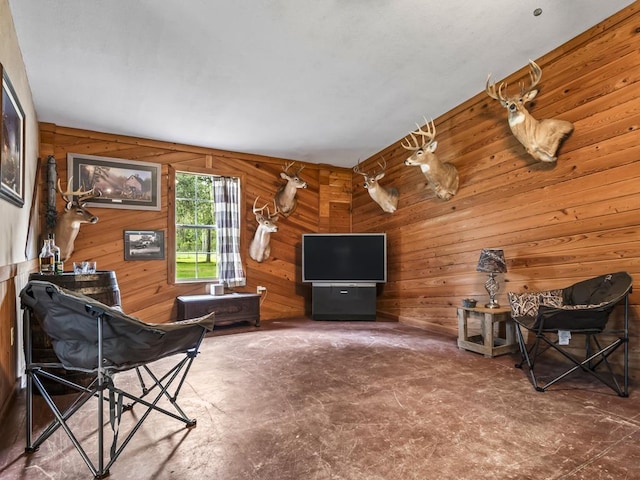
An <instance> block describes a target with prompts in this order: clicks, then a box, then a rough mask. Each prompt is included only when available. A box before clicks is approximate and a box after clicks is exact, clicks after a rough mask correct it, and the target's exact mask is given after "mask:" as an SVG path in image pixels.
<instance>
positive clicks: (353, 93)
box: [9, 0, 634, 167]
mask: <svg viewBox="0 0 640 480" xmlns="http://www.w3.org/2000/svg"><path fill="white" fill-rule="evenodd" d="M632 3H634V2H633V1H631V0H606V1H604V0H491V1H479V0H447V1H443V0H227V1H224V0H56V1H51V0H9V5H10V8H11V11H12V14H13V18H14V22H15V26H16V30H17V33H18V41H19V43H20V46H21V49H22V55H23V57H24V62H25V64H26V68H27V75H28V78H29V82H30V86H31V90H32V94H33V98H34V102H35V107H36V111H37V114H38V120H39V121H42V122H51V123H55V124H57V125H61V126H68V127H76V128H83V129H88V130H95V131H100V132H109V133H116V134H125V135H132V136H136V137H145V138H151V139H158V140H165V141H170V142H178V143H184V144H189V145H197V146H204V147H211V148H217V149H223V150H231V151H239V152H246V153H256V154H262V155H269V156H275V157H283V158H289V159H297V160H304V161H308V162H314V163H328V164H331V165H336V166H346V167H351V166H353V165H355V164H356V162H357V161H358V159H364V158H368V157H369V156H371V155H373V154H374V153H376V152H378V151H380V150H382V149H383V148H385V147H387V146H388V145H390V144H392V143H394V142H396V141H397V140H399V139H400V138H402V137H403V136H405V135H406V134H407V132H408V131H409V130H411V129H413V128H414V126H415V123H416V122H420V123H422V118H423V116H426V117H427V118H429V117H433V118H437V117H438V116H440V115H441V114H443V113H445V112H447V111H448V110H450V109H451V108H453V107H455V106H456V105H459V104H460V103H462V102H464V101H466V100H468V99H469V98H471V97H473V96H474V95H476V94H477V93H478V92H480V91H482V90H484V83H485V80H486V77H487V74H488V73H490V72H491V73H492V74H493V78H494V79H496V80H498V79H501V78H503V77H505V76H507V75H509V74H510V73H512V72H514V71H516V70H518V69H519V68H521V67H523V66H525V65H526V64H527V62H528V59H530V58H531V59H534V60H535V59H537V58H539V57H540V56H542V55H544V54H545V53H548V52H549V51H551V50H553V49H554V48H556V47H557V46H559V45H561V44H563V43H565V42H566V41H567V40H569V39H571V38H573V37H575V36H576V35H578V34H580V33H582V32H583V31H585V30H587V29H588V28H589V27H591V26H593V25H595V24H596V23H598V22H600V21H601V20H603V19H605V18H607V17H609V16H610V15H612V14H613V13H615V12H617V11H619V10H621V9H623V8H624V7H625V6H627V5H630V4H632ZM536 8H541V9H542V14H541V15H539V16H534V14H533V12H534V10H535V9H536ZM543 83H544V79H543V82H542V84H541V86H542V88H543V89H544V85H543Z"/></svg>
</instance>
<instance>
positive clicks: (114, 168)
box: [67, 153, 161, 210]
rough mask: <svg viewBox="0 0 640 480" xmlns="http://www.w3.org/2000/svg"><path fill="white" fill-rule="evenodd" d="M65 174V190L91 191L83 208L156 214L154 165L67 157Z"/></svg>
mask: <svg viewBox="0 0 640 480" xmlns="http://www.w3.org/2000/svg"><path fill="white" fill-rule="evenodd" d="M67 172H68V173H67V175H68V177H69V178H68V179H69V184H70V185H69V187H68V188H71V189H73V190H74V191H76V190H78V189H82V190H91V189H93V192H94V194H95V196H94V197H93V198H91V199H89V200H88V201H87V202H86V204H87V205H90V206H94V207H107V208H128V209H133V210H160V207H161V205H160V198H161V197H160V173H161V166H160V164H158V163H149V162H139V161H135V160H122V159H120V158H110V157H98V156H96V155H81V154H78V153H68V154H67ZM71 184H72V185H71Z"/></svg>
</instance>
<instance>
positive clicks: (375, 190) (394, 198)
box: [353, 158, 399, 213]
mask: <svg viewBox="0 0 640 480" xmlns="http://www.w3.org/2000/svg"><path fill="white" fill-rule="evenodd" d="M383 161H384V158H383ZM378 165H379V166H380V171H379V172H376V171H373V172H371V173H369V172H363V171H361V170H360V162H359V161H358V164H357V165H356V166H355V167H353V171H354V173H357V174H359V175H362V176H363V177H364V183H363V184H362V185H363V186H364V188H366V189H367V191H368V192H369V195H370V196H371V198H372V199H373V201H374V202H376V203H377V204H378V205H380V208H382V210H384V211H385V212H387V213H393V212H395V211H396V209H397V208H398V196H399V194H398V189H397V188H395V187H389V188H385V187H383V186H382V185H380V184H379V183H378V180H381V179H382V178H383V177H384V171H385V170H386V168H387V162H386V161H384V165H383V164H381V163H380V162H378Z"/></svg>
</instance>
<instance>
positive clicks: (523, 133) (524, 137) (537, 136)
mask: <svg viewBox="0 0 640 480" xmlns="http://www.w3.org/2000/svg"><path fill="white" fill-rule="evenodd" d="M529 67H530V71H529V78H530V80H531V85H530V86H529V87H528V88H525V85H524V82H520V94H519V95H507V84H506V83H505V82H502V83H500V86H499V87H498V90H497V91H496V84H495V82H493V83H490V80H491V74H489V76H488V77H487V84H486V87H485V89H486V92H487V95H489V96H490V97H491V98H493V99H495V100H499V101H500V103H501V104H502V106H503V107H505V108H506V109H507V111H508V112H509V117H508V118H509V127H511V131H512V132H513V135H514V136H515V137H516V138H517V139H518V141H519V142H520V143H521V144H522V145H523V146H524V148H526V149H527V153H528V154H529V155H531V156H532V157H533V158H535V159H536V160H539V161H541V162H555V161H556V160H557V159H558V157H556V152H557V150H558V147H559V146H560V143H561V142H562V141H563V140H564V139H565V137H567V136H569V135H570V134H571V132H573V124H572V123H571V122H567V121H565V120H557V119H545V120H536V119H535V118H533V117H532V116H531V114H530V113H529V112H528V111H527V109H526V108H525V104H526V103H527V102H530V101H531V100H533V99H534V98H535V96H536V95H537V94H538V90H537V89H535V88H534V87H535V86H536V85H537V84H538V82H540V79H541V78H542V70H541V69H540V67H539V66H538V65H537V64H536V62H534V61H533V60H529Z"/></svg>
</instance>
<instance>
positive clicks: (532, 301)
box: [508, 272, 633, 397]
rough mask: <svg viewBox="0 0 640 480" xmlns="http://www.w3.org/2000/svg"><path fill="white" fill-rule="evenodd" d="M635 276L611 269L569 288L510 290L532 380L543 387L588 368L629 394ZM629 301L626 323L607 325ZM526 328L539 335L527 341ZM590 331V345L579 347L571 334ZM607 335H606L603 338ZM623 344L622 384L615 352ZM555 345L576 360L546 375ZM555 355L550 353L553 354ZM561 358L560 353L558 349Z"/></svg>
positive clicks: (539, 388)
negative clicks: (545, 367) (613, 360)
mask: <svg viewBox="0 0 640 480" xmlns="http://www.w3.org/2000/svg"><path fill="white" fill-rule="evenodd" d="M632 283H633V280H632V278H631V276H630V275H629V274H628V273H627V272H617V273H610V274H606V275H601V276H598V277H595V278H591V279H588V280H584V281H581V282H578V283H576V284H574V285H571V286H569V287H566V288H562V289H557V290H548V291H543V292H532V293H522V294H517V293H513V292H509V294H508V296H509V303H510V305H511V316H512V317H513V320H514V321H515V323H516V337H517V339H518V344H519V346H520V353H521V356H522V358H521V361H520V362H519V363H518V364H516V367H518V368H521V367H522V366H523V365H524V364H526V366H527V367H528V369H529V373H530V376H531V382H532V383H533V386H534V388H535V389H536V390H537V391H540V392H543V391H545V390H547V389H548V388H549V387H551V386H552V385H554V384H556V383H557V382H559V381H560V380H562V379H564V378H566V377H567V376H568V375H570V374H571V373H573V372H576V371H583V372H587V373H588V374H590V375H592V376H593V377H595V378H597V379H598V380H599V381H601V382H602V383H604V384H605V385H607V386H608V387H610V388H611V389H613V390H614V391H615V392H616V393H617V394H618V395H619V396H621V397H627V396H628V395H629V294H630V293H631V290H632ZM619 303H624V314H623V320H622V328H618V329H611V328H607V324H608V322H609V319H610V317H611V313H612V312H613V310H614V307H615V306H616V305H617V304H619ZM523 331H525V332H526V331H528V332H529V333H530V334H531V336H533V340H532V341H531V342H530V345H527V343H526V342H525V339H524V335H523ZM575 335H579V336H580V337H582V336H584V347H583V348H581V349H579V351H581V352H584V356H583V355H580V356H578V354H577V353H576V348H575V345H574V344H573V343H572V342H571V339H572V338H573V337H574V336H575ZM603 339H604V340H603ZM620 347H622V370H623V371H622V385H621V384H620V383H619V382H618V378H617V377H619V375H616V372H615V368H614V367H615V365H613V364H612V363H611V362H610V361H609V357H610V356H611V355H612V354H613V353H614V352H616V351H618V350H619V348H620ZM548 350H551V351H555V352H557V353H559V354H560V356H561V357H564V358H565V359H567V360H569V362H570V366H569V367H568V368H566V369H561V370H562V371H561V372H560V373H558V372H556V373H554V374H551V375H546V376H547V378H548V377H549V376H550V377H552V378H550V379H548V380H546V381H541V378H542V376H543V375H542V372H541V370H542V369H541V366H540V365H539V363H538V359H539V357H540V356H541V355H542V354H543V353H544V352H546V351H548ZM550 357H551V356H550V355H547V356H546V358H547V359H549V358H550ZM555 358H556V359H557V358H559V357H558V355H556V356H555Z"/></svg>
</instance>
